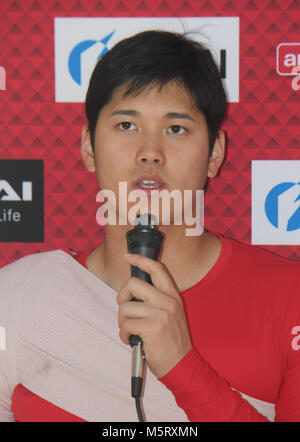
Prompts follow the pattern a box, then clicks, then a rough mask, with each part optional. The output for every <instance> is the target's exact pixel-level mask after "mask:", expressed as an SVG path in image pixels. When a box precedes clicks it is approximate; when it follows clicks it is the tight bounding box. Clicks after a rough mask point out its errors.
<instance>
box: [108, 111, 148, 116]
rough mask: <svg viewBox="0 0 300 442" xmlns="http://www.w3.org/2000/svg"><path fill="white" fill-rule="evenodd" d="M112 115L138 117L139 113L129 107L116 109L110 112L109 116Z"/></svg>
mask: <svg viewBox="0 0 300 442" xmlns="http://www.w3.org/2000/svg"><path fill="white" fill-rule="evenodd" d="M113 115H129V116H130V117H138V116H140V115H141V114H140V113H139V112H138V111H135V110H130V109H116V110H115V111H113V112H112V113H111V117H112V116H113Z"/></svg>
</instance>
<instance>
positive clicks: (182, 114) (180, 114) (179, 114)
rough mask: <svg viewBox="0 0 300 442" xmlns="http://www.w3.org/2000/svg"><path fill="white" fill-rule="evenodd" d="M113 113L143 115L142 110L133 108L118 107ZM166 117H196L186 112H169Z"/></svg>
mask: <svg viewBox="0 0 300 442" xmlns="http://www.w3.org/2000/svg"><path fill="white" fill-rule="evenodd" d="M113 115H128V116H130V117H139V116H141V114H140V112H138V111H136V110H133V109H116V110H115V111H113V112H112V113H111V116H113ZM164 117H165V118H178V119H187V120H191V121H195V120H194V118H192V117H191V115H190V114H188V113H186V112H168V113H167V114H165V115H164Z"/></svg>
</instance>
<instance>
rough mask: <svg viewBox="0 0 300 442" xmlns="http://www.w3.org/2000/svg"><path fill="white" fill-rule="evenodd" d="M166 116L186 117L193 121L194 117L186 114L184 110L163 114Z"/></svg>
mask: <svg viewBox="0 0 300 442" xmlns="http://www.w3.org/2000/svg"><path fill="white" fill-rule="evenodd" d="M164 116H165V117H167V118H180V119H187V120H191V121H195V120H194V118H192V117H191V115H190V114H187V113H185V112H183V113H182V112H169V113H167V114H166V115H164Z"/></svg>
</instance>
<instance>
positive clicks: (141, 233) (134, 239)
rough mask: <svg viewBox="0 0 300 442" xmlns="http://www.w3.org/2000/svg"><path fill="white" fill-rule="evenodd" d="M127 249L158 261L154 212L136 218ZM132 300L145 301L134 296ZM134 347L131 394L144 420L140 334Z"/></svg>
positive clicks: (136, 273) (135, 272)
mask: <svg viewBox="0 0 300 442" xmlns="http://www.w3.org/2000/svg"><path fill="white" fill-rule="evenodd" d="M126 240H127V249H128V252H129V253H136V254H139V255H143V256H146V257H148V258H151V259H154V260H155V261H157V259H158V256H159V254H160V250H161V246H162V240H163V234H162V233H161V232H160V231H159V230H157V221H156V217H155V216H154V215H152V214H140V215H138V216H137V217H136V218H135V222H134V228H133V229H132V230H129V231H128V232H127V233H126ZM130 267H131V276H132V277H136V278H139V279H141V280H143V281H145V282H147V283H148V284H151V285H153V283H152V280H151V277H150V275H149V274H148V273H147V272H144V271H143V270H140V269H139V268H138V267H135V266H130ZM132 301H136V302H143V301H141V300H140V299H136V298H132ZM129 342H130V346H131V348H132V366H131V396H132V397H133V398H135V404H136V410H137V415H138V419H139V422H144V417H143V413H142V407H141V401H140V399H141V394H142V387H143V379H144V372H145V362H146V356H145V353H144V348H143V340H142V338H141V337H140V336H138V335H131V336H130V338H129Z"/></svg>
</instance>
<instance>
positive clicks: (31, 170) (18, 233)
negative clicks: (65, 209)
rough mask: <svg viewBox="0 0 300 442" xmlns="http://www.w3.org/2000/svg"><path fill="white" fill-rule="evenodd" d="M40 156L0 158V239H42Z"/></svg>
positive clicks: (42, 207) (42, 181)
mask: <svg viewBox="0 0 300 442" xmlns="http://www.w3.org/2000/svg"><path fill="white" fill-rule="evenodd" d="M43 173H44V172H43V161H42V160H0V241H2V242H42V241H44V176H43Z"/></svg>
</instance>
